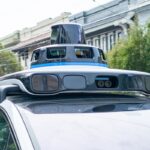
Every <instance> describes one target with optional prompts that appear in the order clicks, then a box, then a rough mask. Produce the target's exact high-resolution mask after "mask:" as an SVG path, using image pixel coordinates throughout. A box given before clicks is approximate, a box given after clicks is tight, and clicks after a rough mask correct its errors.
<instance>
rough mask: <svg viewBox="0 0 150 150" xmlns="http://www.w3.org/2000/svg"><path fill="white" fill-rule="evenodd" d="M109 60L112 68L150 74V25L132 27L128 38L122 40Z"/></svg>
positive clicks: (112, 51)
mask: <svg viewBox="0 0 150 150" xmlns="http://www.w3.org/2000/svg"><path fill="white" fill-rule="evenodd" d="M107 58H108V64H109V65H110V67H111V68H119V69H129V70H138V71H147V72H150V24H148V25H147V26H146V27H145V28H142V27H140V26H138V25H137V24H136V25H134V26H132V27H131V28H130V29H129V32H128V37H125V38H124V39H122V40H120V41H119V42H118V43H117V44H116V45H115V46H114V47H113V49H112V50H111V51H110V52H109V53H108V55H107Z"/></svg>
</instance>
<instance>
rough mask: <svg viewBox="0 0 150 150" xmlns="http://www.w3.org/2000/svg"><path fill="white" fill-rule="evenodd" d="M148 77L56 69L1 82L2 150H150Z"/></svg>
mask: <svg viewBox="0 0 150 150" xmlns="http://www.w3.org/2000/svg"><path fill="white" fill-rule="evenodd" d="M149 118H150V74H149V73H144V72H136V71H123V70H112V69H106V68H100V67H97V66H64V67H62V66H54V67H44V68H37V69H32V70H28V71H22V72H18V73H15V74H10V75H7V76H4V77H1V78H0V150H18V149H19V150H111V149H113V150H150V144H149V141H150V119H149Z"/></svg>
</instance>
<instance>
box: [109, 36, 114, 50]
mask: <svg viewBox="0 0 150 150" xmlns="http://www.w3.org/2000/svg"><path fill="white" fill-rule="evenodd" d="M109 40H110V41H109V44H110V46H109V48H110V49H112V47H113V45H114V35H113V34H111V35H110V37H109Z"/></svg>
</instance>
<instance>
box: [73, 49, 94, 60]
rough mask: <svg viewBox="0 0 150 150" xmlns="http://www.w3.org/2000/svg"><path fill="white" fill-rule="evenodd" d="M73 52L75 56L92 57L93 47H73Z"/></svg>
mask: <svg viewBox="0 0 150 150" xmlns="http://www.w3.org/2000/svg"><path fill="white" fill-rule="evenodd" d="M75 54H76V57H77V58H93V57H94V54H93V49H92V48H90V47H75Z"/></svg>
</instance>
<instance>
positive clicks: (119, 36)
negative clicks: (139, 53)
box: [118, 32, 122, 40]
mask: <svg viewBox="0 0 150 150" xmlns="http://www.w3.org/2000/svg"><path fill="white" fill-rule="evenodd" d="M121 37H122V33H121V32H118V40H120V39H121Z"/></svg>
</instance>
